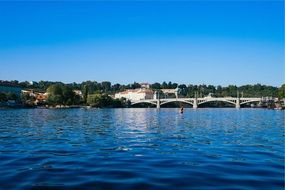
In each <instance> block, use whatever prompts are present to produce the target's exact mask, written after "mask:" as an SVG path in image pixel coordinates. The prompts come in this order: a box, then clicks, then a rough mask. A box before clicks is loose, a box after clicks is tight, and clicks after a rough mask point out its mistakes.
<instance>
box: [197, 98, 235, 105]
mask: <svg viewBox="0 0 285 190" xmlns="http://www.w3.org/2000/svg"><path fill="white" fill-rule="evenodd" d="M208 102H227V103H230V104H232V105H234V106H235V105H236V103H235V102H232V101H230V100H221V99H211V100H205V101H203V102H199V103H198V105H201V104H205V103H208Z"/></svg>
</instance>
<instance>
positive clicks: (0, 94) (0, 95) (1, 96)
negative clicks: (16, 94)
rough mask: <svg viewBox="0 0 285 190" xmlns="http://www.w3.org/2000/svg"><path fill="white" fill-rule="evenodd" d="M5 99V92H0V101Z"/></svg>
mask: <svg viewBox="0 0 285 190" xmlns="http://www.w3.org/2000/svg"><path fill="white" fill-rule="evenodd" d="M7 100H8V99H7V95H6V94H5V93H0V102H6V101H7Z"/></svg>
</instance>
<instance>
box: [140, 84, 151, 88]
mask: <svg viewBox="0 0 285 190" xmlns="http://www.w3.org/2000/svg"><path fill="white" fill-rule="evenodd" d="M140 85H141V88H144V89H149V88H150V84H149V83H140Z"/></svg>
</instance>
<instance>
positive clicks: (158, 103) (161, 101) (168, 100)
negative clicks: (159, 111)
mask: <svg viewBox="0 0 285 190" xmlns="http://www.w3.org/2000/svg"><path fill="white" fill-rule="evenodd" d="M216 101H219V102H227V103H230V104H233V105H235V107H236V108H240V106H241V105H242V104H247V103H251V102H261V101H262V98H234V97H223V98H215V97H205V98H166V99H144V100H138V101H131V105H135V104H140V103H149V104H153V105H155V106H156V107H157V108H160V106H161V105H164V104H167V103H171V102H182V103H186V104H191V105H192V106H193V108H198V106H199V105H201V104H204V103H207V102H216Z"/></svg>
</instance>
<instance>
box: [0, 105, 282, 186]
mask: <svg viewBox="0 0 285 190" xmlns="http://www.w3.org/2000/svg"><path fill="white" fill-rule="evenodd" d="M0 118H1V120H0V160H1V162H0V189H5V190H6V189H104V190H105V189H136V190H137V189H171V190H172V189H187V190H188V189H284V177H285V174H284V168H285V166H284V161H285V158H284V154H285V152H284V143H285V141H284V140H285V138H284V137H285V135H284V111H279V112H277V111H273V110H257V109H241V110H236V109H198V110H192V109H185V113H184V114H183V115H182V114H180V113H179V111H178V109H161V110H160V111H158V110H156V109H103V110H99V109H94V110H92V109H91V110H84V109H72V110H45V109H22V110H4V109H2V110H0Z"/></svg>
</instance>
